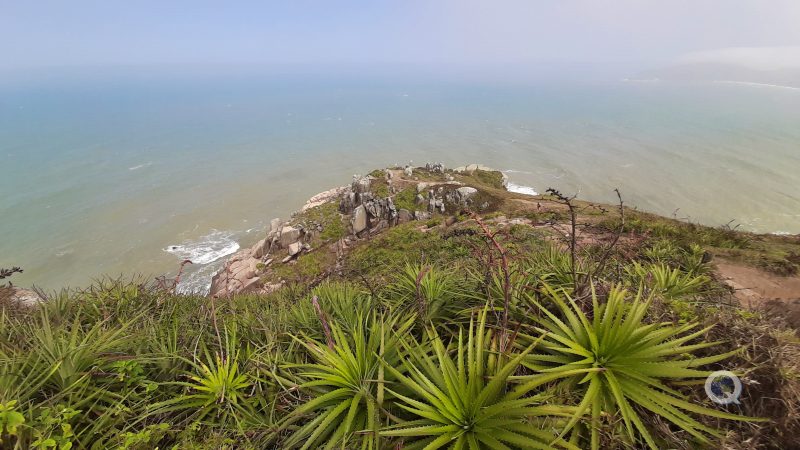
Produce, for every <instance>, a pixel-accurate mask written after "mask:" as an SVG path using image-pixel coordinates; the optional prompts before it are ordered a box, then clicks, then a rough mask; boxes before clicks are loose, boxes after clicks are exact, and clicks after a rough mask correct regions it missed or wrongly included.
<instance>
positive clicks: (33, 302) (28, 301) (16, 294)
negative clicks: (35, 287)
mask: <svg viewBox="0 0 800 450" xmlns="http://www.w3.org/2000/svg"><path fill="white" fill-rule="evenodd" d="M0 289H3V290H10V295H8V294H7V293H4V295H8V300H9V301H10V302H11V303H15V304H16V305H17V306H21V307H25V308H33V307H36V306H39V304H41V303H42V301H43V300H42V298H41V297H39V294H37V293H36V292H34V291H32V290H30V289H23V288H20V287H16V286H11V287H5V286H0Z"/></svg>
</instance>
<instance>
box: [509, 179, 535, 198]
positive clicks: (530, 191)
mask: <svg viewBox="0 0 800 450" xmlns="http://www.w3.org/2000/svg"><path fill="white" fill-rule="evenodd" d="M506 189H508V192H515V193H517V194H527V195H539V193H538V192H536V190H535V189H534V188H532V187H530V186H523V185H521V184H515V183H512V182H510V181H509V182H508V184H507V185H506Z"/></svg>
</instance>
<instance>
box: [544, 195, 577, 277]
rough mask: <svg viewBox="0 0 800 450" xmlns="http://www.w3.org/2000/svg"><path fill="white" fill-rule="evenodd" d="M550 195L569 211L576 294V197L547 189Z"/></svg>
mask: <svg viewBox="0 0 800 450" xmlns="http://www.w3.org/2000/svg"><path fill="white" fill-rule="evenodd" d="M546 192H547V193H548V194H550V195H552V196H553V197H555V198H556V199H557V200H558V201H559V202H561V203H563V204H564V205H566V206H567V208H568V209H569V219H570V239H569V256H570V269H571V271H572V281H573V289H574V291H575V292H577V291H578V276H577V251H578V241H577V236H576V234H577V233H576V231H577V228H578V223H577V222H578V214H577V211H576V209H575V205H574V204H573V203H572V201H573V200H575V197H576V195H573V196H572V197H567V196H566V195H564V194H562V193H561V192H559V191H558V190H556V189H553V188H547V191H546Z"/></svg>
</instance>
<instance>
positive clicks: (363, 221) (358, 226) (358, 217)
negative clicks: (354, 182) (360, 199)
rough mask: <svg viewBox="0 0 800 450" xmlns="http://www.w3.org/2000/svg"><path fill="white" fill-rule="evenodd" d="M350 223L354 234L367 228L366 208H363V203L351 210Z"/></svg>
mask: <svg viewBox="0 0 800 450" xmlns="http://www.w3.org/2000/svg"><path fill="white" fill-rule="evenodd" d="M351 224H352V226H353V233H355V234H358V233H360V232H362V231H364V229H366V228H367V209H366V208H364V205H360V206H358V207H357V208H356V209H354V210H353V218H352V219H351Z"/></svg>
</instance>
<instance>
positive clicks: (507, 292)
mask: <svg viewBox="0 0 800 450" xmlns="http://www.w3.org/2000/svg"><path fill="white" fill-rule="evenodd" d="M471 215H472V218H473V219H475V222H477V223H478V226H480V227H481V230H482V231H483V234H484V236H486V239H487V241H488V243H489V244H491V246H492V247H494V249H495V250H497V253H498V254H499V255H500V269H501V270H502V271H503V319H502V324H501V332H502V337H503V339H502V341H501V344H500V345H501V351H503V352H504V351H505V349H506V347H507V345H508V310H509V308H510V306H511V272H510V270H509V268H508V252H507V251H506V249H505V248H504V247H503V246H502V245H500V242H498V241H497V239H496V238H495V234H494V233H492V232H491V231H490V230H489V227H487V226H486V224H485V223H483V221H482V220H481V218H480V217H479V216H478V215H477V214H475V213H474V212H473V213H471Z"/></svg>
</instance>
